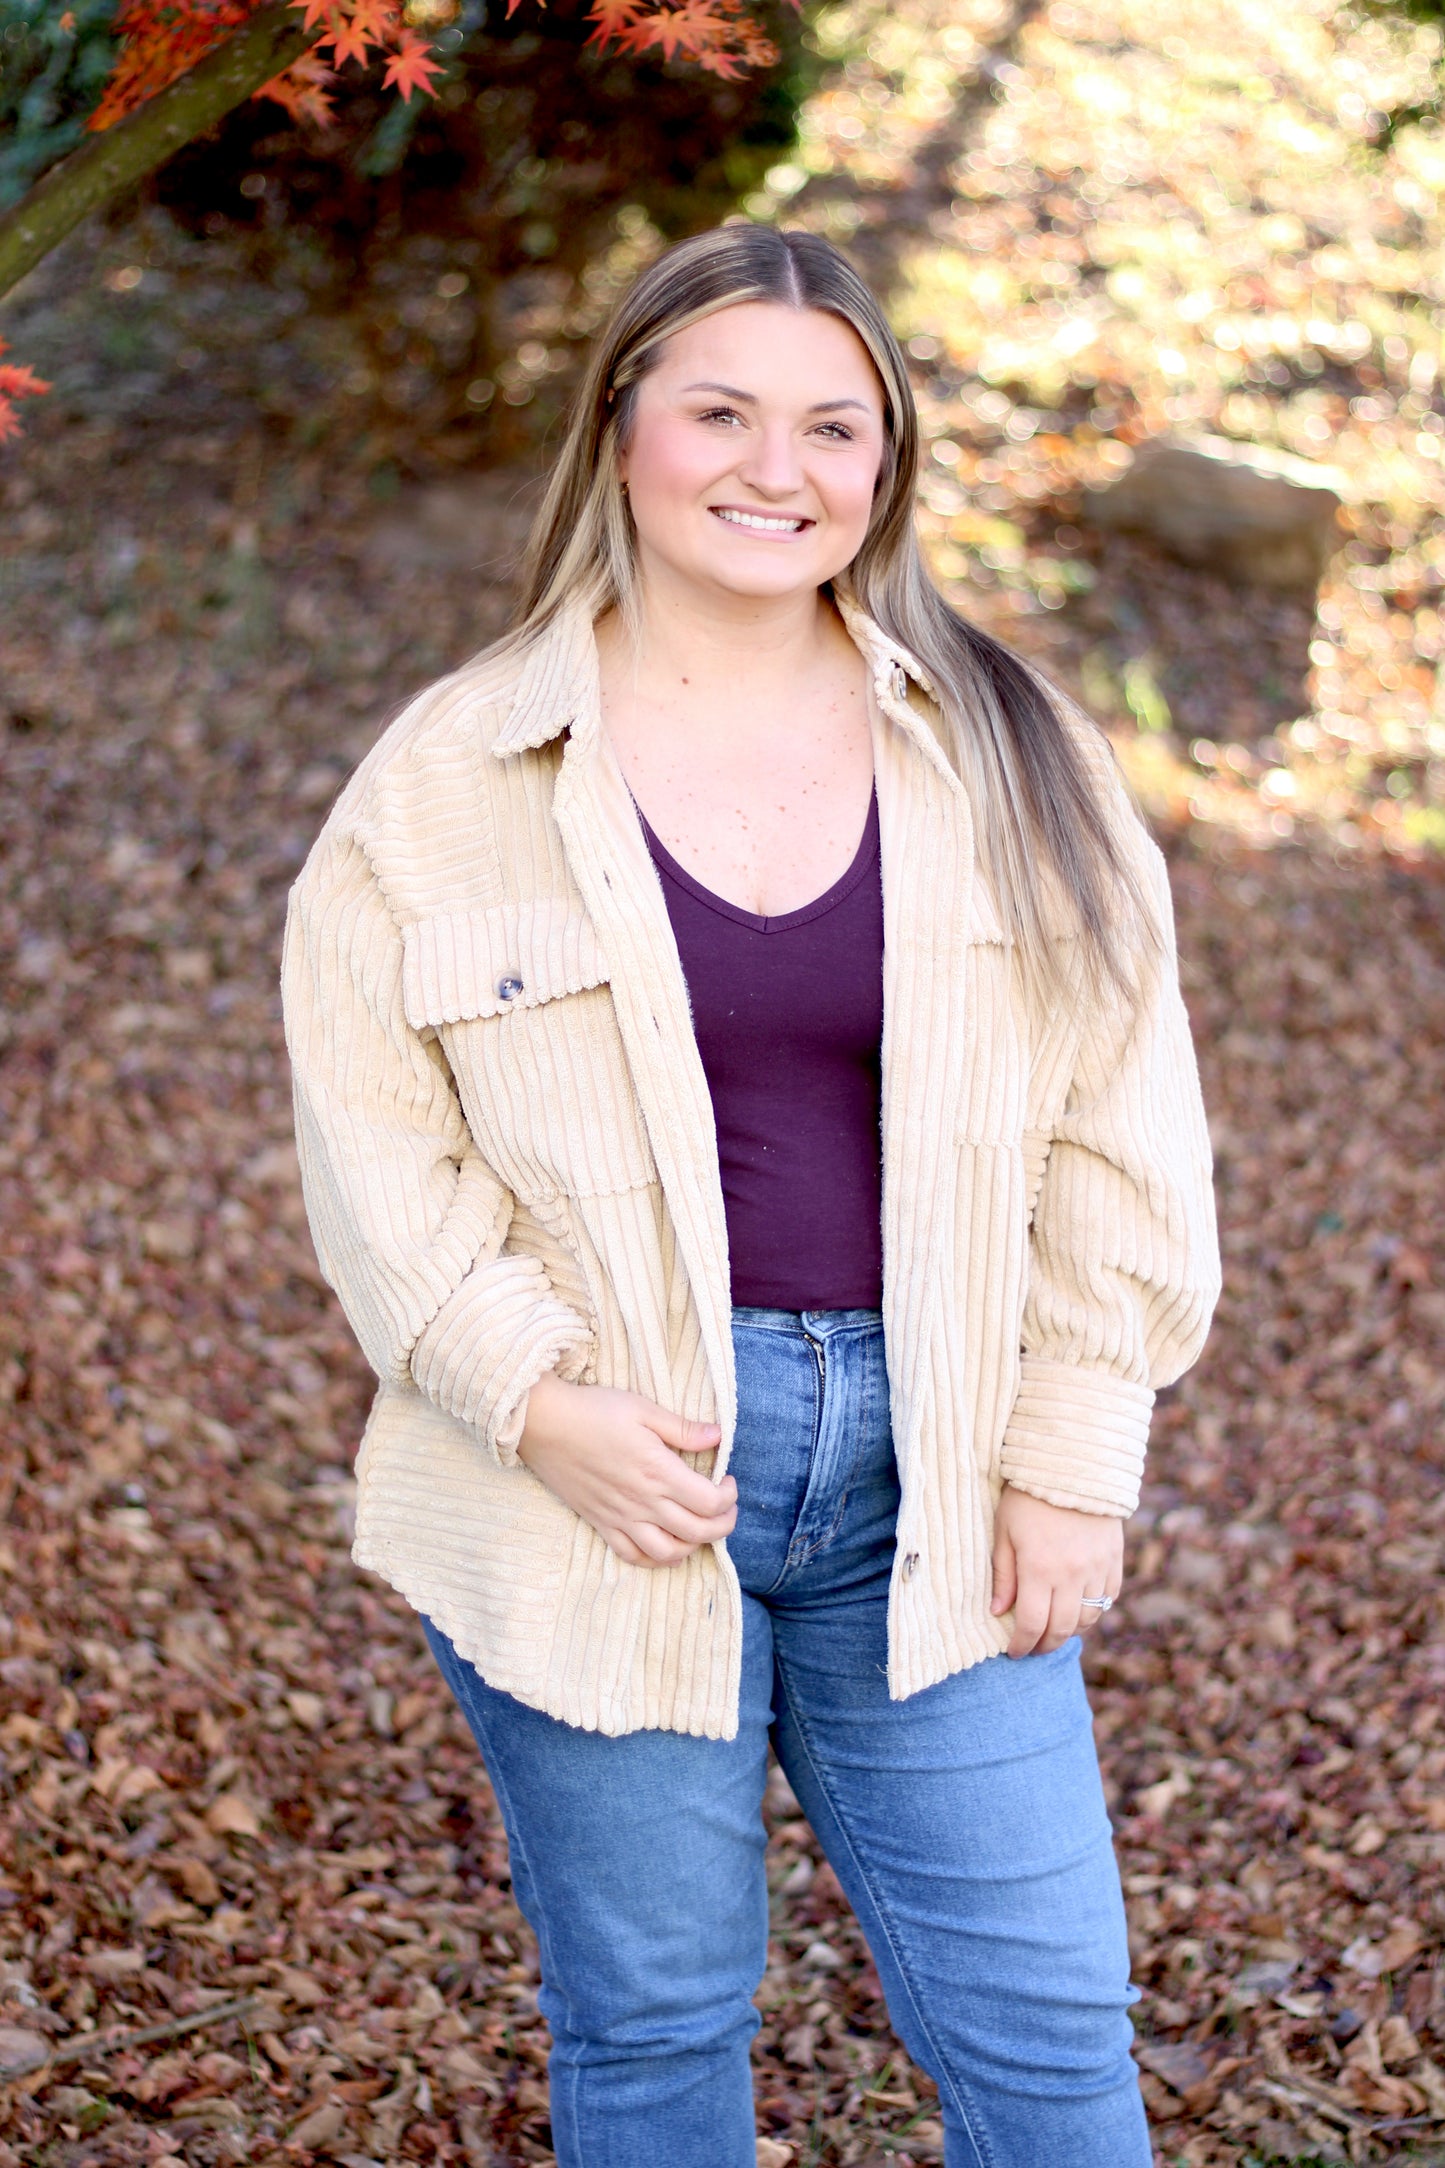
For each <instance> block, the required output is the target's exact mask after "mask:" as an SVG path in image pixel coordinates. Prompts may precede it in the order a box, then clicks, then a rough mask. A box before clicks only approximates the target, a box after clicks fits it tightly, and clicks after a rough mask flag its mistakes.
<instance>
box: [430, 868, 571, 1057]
mask: <svg viewBox="0 0 1445 2168" xmlns="http://www.w3.org/2000/svg"><path fill="white" fill-rule="evenodd" d="M606 978H607V966H606V964H605V963H604V962H603V960H602V952H601V950H600V948H599V947H598V943H597V934H596V931H595V929H594V927H593V924H592V921H591V919H590V918H588V916H587V914H586V912H585V911H584V910H583V909H582V907H581V905H580V904H579V903H577V902H576V901H575V900H574V899H573V898H571V897H569V896H555V897H550V898H547V899H544V900H543V901H541V902H539V903H523V904H517V903H503V904H498V905H497V906H496V907H495V908H494V909H493V910H490V911H456V912H450V913H437V914H435V915H433V916H431V917H428V918H422V919H418V920H416V921H415V922H414V923H413V924H412V925H410V926H407V927H404V928H403V929H402V1000H403V1003H404V1005H405V1008H406V1020H407V1022H408V1023H409V1024H410V1025H411V1026H412V1028H413V1029H414V1030H421V1029H422V1028H423V1027H424V1026H426V1025H428V1024H459V1023H461V1022H462V1021H463V1020H465V1019H470V1018H472V1017H480V1016H501V1015H503V1014H504V1013H505V1012H506V1011H507V1010H509V1009H531V1008H535V1007H536V1006H537V1004H538V1003H539V1002H542V1001H552V1000H554V999H555V998H556V997H557V995H559V994H580V993H582V992H583V991H584V989H585V988H587V987H589V986H600V985H602V984H603V983H604V981H605V980H606Z"/></svg>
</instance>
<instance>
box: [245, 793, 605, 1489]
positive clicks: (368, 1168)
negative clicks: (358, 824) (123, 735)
mask: <svg viewBox="0 0 1445 2168" xmlns="http://www.w3.org/2000/svg"><path fill="white" fill-rule="evenodd" d="M281 989H282V1009H283V1014H284V1018H285V1029H286V1044H287V1049H288V1051H289V1053H290V1056H291V1069H292V1090H293V1102H294V1107H295V1116H296V1142H297V1149H298V1152H299V1155H300V1160H301V1179H302V1188H303V1193H304V1196H305V1200H306V1211H307V1216H308V1218H309V1220H310V1223H311V1234H312V1239H313V1241H314V1242H315V1245H316V1254H317V1257H318V1259H319V1261H320V1265H321V1269H322V1272H323V1273H324V1274H325V1276H326V1279H327V1281H328V1282H329V1284H330V1285H331V1286H332V1287H333V1288H334V1289H335V1291H336V1293H337V1295H338V1297H339V1298H340V1301H341V1306H342V1308H343V1310H344V1311H345V1313H346V1316H347V1319H348V1321H349V1323H350V1325H351V1327H352V1330H353V1331H354V1332H355V1334H356V1337H357V1339H358V1340H359V1341H360V1343H361V1347H362V1350H363V1352H364V1353H365V1355H366V1358H367V1360H368V1361H369V1362H370V1364H371V1366H372V1368H373V1369H374V1370H375V1371H376V1373H377V1375H378V1376H379V1377H381V1378H382V1379H384V1380H386V1381H388V1382H390V1383H391V1384H394V1385H407V1384H410V1385H411V1386H413V1387H415V1388H416V1389H418V1390H419V1391H421V1392H423V1393H425V1394H426V1395H427V1396H428V1397H429V1398H430V1399H432V1400H433V1401H435V1402H436V1404H437V1405H438V1406H439V1407H441V1408H444V1409H445V1410H446V1411H447V1413H448V1414H450V1415H454V1416H456V1417H457V1418H459V1420H460V1421H462V1422H464V1423H466V1424H468V1425H469V1426H470V1427H471V1428H472V1430H473V1431H474V1432H475V1434H476V1437H477V1440H478V1443H479V1445H480V1446H481V1447H482V1449H483V1450H484V1451H485V1452H486V1453H487V1454H488V1455H489V1456H490V1457H491V1458H492V1459H494V1460H495V1461H497V1462H499V1463H500V1464H501V1465H503V1466H512V1465H514V1464H515V1462H516V1457H517V1453H516V1448H517V1441H518V1439H519V1437H520V1435H521V1427H522V1418H523V1415H524V1413H525V1405H526V1396H527V1394H528V1392H529V1391H530V1389H531V1387H532V1386H533V1385H534V1384H535V1383H536V1381H537V1379H538V1378H540V1377H541V1376H542V1375H543V1374H544V1373H545V1372H546V1371H548V1370H552V1369H559V1370H561V1372H562V1374H563V1375H564V1376H572V1377H576V1376H578V1375H580V1374H581V1372H582V1370H583V1369H584V1367H585V1365H586V1361H587V1359H588V1357H589V1355H590V1354H591V1352H592V1347H593V1333H592V1329H591V1326H590V1325H589V1324H588V1322H587V1321H586V1320H585V1319H584V1318H583V1317H581V1316H580V1315H579V1314H578V1312H577V1311H575V1310H574V1309H572V1308H571V1307H570V1305H568V1304H566V1303H564V1302H562V1301H561V1300H560V1299H559V1298H558V1296H557V1295H556V1293H555V1292H554V1290H553V1288H552V1284H551V1281H550V1280H549V1278H548V1276H547V1273H546V1270H545V1267H544V1266H543V1265H542V1264H541V1262H540V1261H539V1260H538V1259H536V1258H534V1257H530V1256H525V1255H521V1254H519V1253H518V1252H516V1251H512V1250H509V1249H508V1248H507V1235H508V1230H509V1228H510V1225H511V1219H512V1211H513V1198H512V1194H511V1192H510V1191H509V1190H508V1189H507V1188H506V1187H505V1186H504V1184H503V1183H502V1182H501V1181H499V1180H498V1178H497V1176H496V1174H495V1173H494V1172H493V1171H492V1169H491V1167H490V1166H488V1164H487V1163H486V1161H485V1160H484V1159H483V1158H482V1156H481V1154H480V1153H479V1152H478V1151H477V1149H476V1146H475V1144H474V1143H473V1140H472V1137H471V1133H470V1131H469V1130H468V1127H467V1124H466V1120H465V1117H464V1115H463V1113H462V1108H461V1104H460V1101H459V1099H458V1096H457V1091H456V1087H455V1084H454V1082H453V1079H452V1075H451V1071H450V1069H449V1068H448V1066H447V1063H446V1060H445V1057H444V1055H443V1053H442V1049H441V1047H440V1045H439V1044H438V1042H437V1040H436V1038H435V1036H434V1035H433V1034H431V1033H430V1032H426V1031H417V1030H414V1029H413V1028H412V1027H411V1026H410V1025H409V1024H408V1022H407V1020H406V1016H405V1012H404V1009H403V1004H402V942H401V932H400V929H399V927H398V926H397V924H396V921H395V919H394V918H393V916H392V913H391V911H390V909H389V908H388V905H387V902H386V899H385V897H384V896H383V895H382V893H381V891H380V889H379V887H378V885H377V882H376V879H375V876H374V874H373V872H372V870H371V867H370V864H369V863H368V861H367V858H366V855H365V853H364V851H363V850H362V849H361V847H360V845H359V844H358V843H357V842H356V841H355V840H353V839H350V838H347V837H346V836H344V835H342V836H338V837H337V838H336V839H334V840H333V839H332V838H330V837H328V836H327V835H326V834H325V833H323V835H322V837H321V839H320V841H319V842H318V843H317V845H316V848H315V849H314V850H313V852H312V855H311V858H310V859H309V860H308V861H307V864H306V866H305V867H304V868H303V870H302V873H301V875H300V876H299V878H298V880H297V882H296V885H295V887H294V888H293V889H292V892H291V897H290V901H289V905H288V910H287V919H286V936H285V943H284V947H283V952H282V971H281Z"/></svg>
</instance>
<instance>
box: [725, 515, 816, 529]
mask: <svg viewBox="0 0 1445 2168" xmlns="http://www.w3.org/2000/svg"><path fill="white" fill-rule="evenodd" d="M717 516H718V518H719V519H725V520H727V521H729V522H730V524H731V525H732V526H734V527H760V528H761V529H762V530H763V532H764V534H801V533H802V531H803V528H804V527H805V526H806V524H807V522H806V521H805V520H801V519H766V518H764V516H763V515H762V513H761V512H733V511H726V512H724V511H719V513H718V515H717Z"/></svg>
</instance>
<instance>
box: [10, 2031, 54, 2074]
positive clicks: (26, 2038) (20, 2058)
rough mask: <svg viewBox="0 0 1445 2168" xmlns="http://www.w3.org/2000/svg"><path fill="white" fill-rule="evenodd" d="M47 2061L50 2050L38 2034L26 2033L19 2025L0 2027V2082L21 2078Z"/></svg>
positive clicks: (41, 2066)
mask: <svg viewBox="0 0 1445 2168" xmlns="http://www.w3.org/2000/svg"><path fill="white" fill-rule="evenodd" d="M49 2060H50V2049H49V2047H48V2046H47V2045H46V2043H45V2041H44V2040H42V2039H41V2037H40V2035H39V2033H33V2032H26V2031H24V2030H23V2029H22V2027H20V2026H19V2025H0V2080H3V2079H6V2078H23V2077H24V2076H25V2075H26V2074H27V2072H29V2071H31V2070H40V2069H42V2068H43V2067H44V2065H45V2064H46V2063H48V2062H49Z"/></svg>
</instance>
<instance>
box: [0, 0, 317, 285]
mask: <svg viewBox="0 0 1445 2168" xmlns="http://www.w3.org/2000/svg"><path fill="white" fill-rule="evenodd" d="M321 32H322V25H321V24H320V23H318V24H317V25H316V27H315V28H314V29H312V30H306V29H305V28H303V26H302V21H301V16H300V14H299V13H298V12H297V10H296V9H295V8H294V7H292V6H291V5H290V0H272V4H271V5H270V6H267V7H263V8H261V9H260V10H259V11H258V12H257V13H256V14H255V15H254V16H252V18H251V20H250V21H249V22H247V23H243V24H242V26H241V28H240V29H239V30H236V31H234V32H233V33H232V35H231V36H230V37H228V38H227V39H226V42H225V44H224V45H219V46H217V47H216V49H215V51H214V52H210V53H207V54H206V56H205V58H204V59H203V60H198V61H197V62H196V64H195V66H194V67H193V68H188V69H187V70H186V73H185V74H184V75H180V76H177V78H176V80H175V82H174V83H171V84H169V85H168V86H167V87H166V89H164V90H162V91H159V92H157V94H156V96H155V97H154V98H147V100H146V102H145V104H144V105H141V106H137V107H136V109H135V111H134V112H133V113H127V114H126V116H125V118H124V119H123V120H118V121H116V122H115V124H114V126H113V127H110V128H107V129H105V130H104V131H103V132H102V133H101V134H99V135H91V136H88V137H87V139H86V141H85V142H84V143H82V144H81V145H80V146H79V148H78V149H77V150H73V151H72V152H71V153H70V155H69V157H68V158H62V159H61V161H60V163H59V165H56V166H52V167H51V168H50V171H49V172H48V173H45V174H42V176H41V178H40V179H39V180H38V181H37V182H36V184H35V186H34V187H33V188H32V189H31V190H30V193H29V194H28V195H27V196H24V197H22V199H21V201H20V202H19V203H17V204H16V205H15V206H14V208H13V209H11V210H9V211H7V212H6V213H5V214H4V216H3V217H0V294H6V293H8V292H9V291H10V288H11V287H12V286H14V285H15V284H16V282H17V281H18V280H20V279H22V278H24V276H25V274H26V272H27V271H30V270H33V269H34V267H35V265H36V264H38V263H39V262H40V260H41V258H42V257H43V256H47V255H49V253H50V251H51V249H53V248H54V247H55V245H56V243H57V242H59V241H63V240H64V238H65V236H66V235H67V234H68V233H69V232H70V230H71V228H72V226H78V225H79V224H80V221H81V220H82V219H83V218H85V217H86V216H88V214H89V213H90V212H91V211H94V210H96V209H98V208H99V206H100V205H101V204H102V203H106V202H108V201H109V200H110V198H111V197H112V196H114V195H118V194H119V193H120V191H121V190H122V189H124V188H129V187H131V186H132V185H133V184H134V183H135V182H136V181H139V180H143V179H144V178H145V176H146V174H147V173H152V172H154V170H155V168H156V167H157V166H160V165H164V164H165V161H166V160H167V159H168V158H170V157H172V156H173V155H174V153H175V152H176V151H178V150H180V149H181V148H182V146H183V145H184V144H186V143H189V142H190V141H191V140H192V138H193V137H195V136H198V135H200V134H202V133H203V131H204V130H205V129H207V128H209V127H212V126H213V125H214V123H215V122H216V121H218V120H221V119H223V118H224V117H225V115H226V114H227V113H229V112H230V111H231V108H232V107H233V106H237V105H239V104H240V103H241V101H242V99H243V98H249V97H250V95H251V93H252V91H254V90H259V89H260V88H261V85H262V84H263V83H269V82H270V80H271V78H272V77H273V76H274V75H279V74H280V73H281V70H282V69H283V68H285V67H289V65H290V63H291V62H292V61H293V60H295V59H297V58H298V57H299V56H300V55H301V54H302V53H304V52H305V51H306V49H307V48H308V46H311V45H314V44H315V42H316V40H317V38H318V37H319V36H320V35H321Z"/></svg>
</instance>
